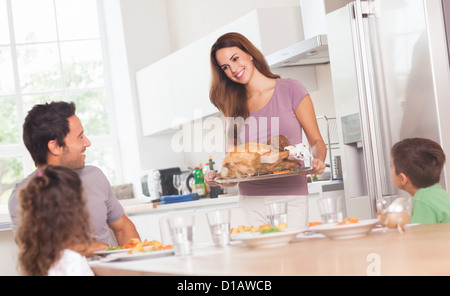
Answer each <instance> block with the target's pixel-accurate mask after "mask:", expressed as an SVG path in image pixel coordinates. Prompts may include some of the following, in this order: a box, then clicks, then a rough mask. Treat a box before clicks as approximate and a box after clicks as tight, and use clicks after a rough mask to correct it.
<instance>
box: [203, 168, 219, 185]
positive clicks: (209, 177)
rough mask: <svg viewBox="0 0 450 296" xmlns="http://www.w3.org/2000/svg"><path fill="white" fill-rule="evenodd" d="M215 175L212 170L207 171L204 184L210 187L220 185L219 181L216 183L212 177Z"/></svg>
mask: <svg viewBox="0 0 450 296" xmlns="http://www.w3.org/2000/svg"><path fill="white" fill-rule="evenodd" d="M216 177H217V173H216V171H214V170H210V171H209V172H207V173H206V175H205V178H204V181H205V183H206V185H208V186H210V187H216V186H220V184H219V183H217V182H216V181H214V179H215V178H216Z"/></svg>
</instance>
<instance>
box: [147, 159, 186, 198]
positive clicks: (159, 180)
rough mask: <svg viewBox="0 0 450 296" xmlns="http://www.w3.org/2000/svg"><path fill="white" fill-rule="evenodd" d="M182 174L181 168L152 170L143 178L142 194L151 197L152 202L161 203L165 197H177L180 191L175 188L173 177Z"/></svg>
mask: <svg viewBox="0 0 450 296" xmlns="http://www.w3.org/2000/svg"><path fill="white" fill-rule="evenodd" d="M180 174H181V169H180V168H179V167H174V168H167V169H153V170H150V171H148V172H146V173H144V175H143V176H142V178H141V184H142V193H143V194H144V195H145V196H148V197H150V201H152V202H158V201H160V198H161V196H164V195H177V194H178V190H177V189H176V188H175V187H174V186H173V175H180Z"/></svg>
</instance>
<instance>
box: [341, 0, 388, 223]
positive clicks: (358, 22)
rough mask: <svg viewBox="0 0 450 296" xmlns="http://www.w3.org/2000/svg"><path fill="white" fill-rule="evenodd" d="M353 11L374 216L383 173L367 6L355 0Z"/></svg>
mask: <svg viewBox="0 0 450 296" xmlns="http://www.w3.org/2000/svg"><path fill="white" fill-rule="evenodd" d="M348 7H349V9H350V15H351V16H352V19H351V28H352V37H353V38H352V39H353V49H354V54H355V65H356V77H357V85H358V99H359V110H360V120H361V130H362V142H363V154H364V162H365V165H366V178H367V192H368V195H369V199H370V201H371V202H370V206H371V211H372V213H373V214H374V215H375V214H376V208H377V202H381V201H382V199H383V190H382V184H383V183H382V182H383V181H382V179H381V174H380V172H381V169H380V166H379V162H378V159H379V157H380V156H379V154H378V148H377V136H376V133H375V131H376V126H375V123H376V120H375V114H376V110H374V104H373V97H372V93H373V92H372V89H371V87H372V83H371V75H370V65H369V62H368V48H367V42H368V40H366V36H365V32H364V23H363V22H364V19H363V15H364V10H365V9H367V2H361V0H356V1H355V2H352V3H350V4H349V5H348Z"/></svg>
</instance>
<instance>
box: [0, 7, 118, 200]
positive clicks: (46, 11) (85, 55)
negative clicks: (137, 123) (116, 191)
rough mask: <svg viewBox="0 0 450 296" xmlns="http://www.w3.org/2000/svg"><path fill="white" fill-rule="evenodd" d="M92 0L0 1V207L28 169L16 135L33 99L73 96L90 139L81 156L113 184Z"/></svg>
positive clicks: (114, 177) (111, 142)
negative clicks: (99, 169) (85, 156)
mask: <svg viewBox="0 0 450 296" xmlns="http://www.w3.org/2000/svg"><path fill="white" fill-rule="evenodd" d="M98 3H101V1H100V2H99V1H92V0H78V1H65V0H14V1H13V0H0V69H1V71H0V103H1V105H2V108H1V110H0V116H1V118H2V120H1V122H0V207H1V206H2V205H5V204H6V203H7V201H8V197H9V194H10V191H11V186H12V185H13V184H14V183H15V182H16V181H17V180H21V179H22V178H23V177H24V176H25V175H28V174H29V173H30V172H31V171H32V170H34V165H33V162H32V161H31V159H30V157H29V155H28V153H27V151H26V149H25V147H24V146H23V143H22V140H21V136H20V135H21V133H22V131H21V129H22V123H23V120H24V118H25V116H26V115H27V112H28V111H29V110H31V108H32V107H33V106H34V105H36V104H42V103H48V102H51V101H73V102H74V103H75V104H76V106H77V115H78V116H79V117H80V120H81V121H82V122H83V125H84V128H85V133H86V135H87V136H89V139H90V140H92V143H93V145H92V146H91V147H90V148H89V150H88V151H87V153H86V155H87V162H91V163H94V164H95V165H97V166H99V167H101V168H102V169H103V170H104V172H105V174H107V176H108V178H109V180H110V181H111V183H112V184H113V185H114V184H115V183H116V180H117V175H120V169H119V168H117V167H116V164H117V163H119V161H118V159H117V158H118V157H119V156H118V155H119V154H118V153H117V152H116V150H117V149H118V147H117V144H116V142H117V141H116V139H115V138H114V135H113V133H112V130H113V128H111V126H110V123H111V122H113V120H112V118H111V117H112V116H113V115H112V114H113V112H111V110H110V109H111V108H110V106H109V99H108V96H107V94H108V93H110V92H109V91H108V90H107V88H108V87H109V86H108V85H107V81H108V79H105V74H108V73H107V72H106V71H105V68H106V67H105V61H104V58H103V54H102V53H103V48H102V46H103V44H104V43H105V42H103V41H102V38H103V37H102V35H103V34H101V29H100V28H101V25H100V24H101V23H102V21H103V20H102V18H101V15H100V14H99V11H100V10H99V9H98V7H97V5H98ZM80 20H82V21H80ZM116 172H118V173H116Z"/></svg>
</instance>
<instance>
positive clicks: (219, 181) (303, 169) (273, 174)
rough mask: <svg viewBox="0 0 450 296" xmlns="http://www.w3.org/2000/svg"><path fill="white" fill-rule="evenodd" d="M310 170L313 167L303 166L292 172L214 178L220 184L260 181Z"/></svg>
mask: <svg viewBox="0 0 450 296" xmlns="http://www.w3.org/2000/svg"><path fill="white" fill-rule="evenodd" d="M309 170H311V167H303V168H299V169H295V170H294V171H290V172H286V173H276V174H275V173H271V174H264V175H257V176H251V177H245V178H233V179H222V177H217V178H215V179H214V181H216V182H217V183H219V184H226V183H238V182H247V181H258V180H266V179H275V178H282V177H290V176H297V175H304V174H305V173H306V172H308V171H309Z"/></svg>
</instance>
